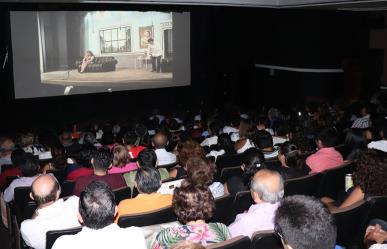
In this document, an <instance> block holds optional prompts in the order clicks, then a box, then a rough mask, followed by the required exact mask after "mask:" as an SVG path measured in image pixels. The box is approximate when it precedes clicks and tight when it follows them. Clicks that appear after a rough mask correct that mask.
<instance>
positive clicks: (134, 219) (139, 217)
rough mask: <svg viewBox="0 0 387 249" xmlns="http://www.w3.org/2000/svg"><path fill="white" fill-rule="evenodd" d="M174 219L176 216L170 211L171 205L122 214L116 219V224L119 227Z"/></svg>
mask: <svg viewBox="0 0 387 249" xmlns="http://www.w3.org/2000/svg"><path fill="white" fill-rule="evenodd" d="M176 220H177V218H176V216H175V214H174V213H173V211H172V207H166V208H161V209H158V210H155V211H150V212H144V213H138V214H130V215H123V216H121V217H120V218H119V219H118V225H119V226H120V227H130V226H138V227H143V226H150V225H155V224H161V223H166V222H172V221H176Z"/></svg>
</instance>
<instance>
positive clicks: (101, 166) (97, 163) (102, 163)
mask: <svg viewBox="0 0 387 249" xmlns="http://www.w3.org/2000/svg"><path fill="white" fill-rule="evenodd" d="M111 163H112V154H111V152H110V151H109V150H108V149H104V148H101V149H99V150H97V151H95V153H94V155H93V158H92V159H91V164H92V166H93V171H94V174H93V175H90V176H81V177H79V178H78V179H77V180H76V182H75V185H74V190H73V194H74V195H76V196H79V195H80V194H81V192H82V191H83V190H84V189H85V188H86V186H87V185H89V183H91V182H92V181H103V182H105V183H106V184H107V185H108V186H109V187H110V188H112V189H118V188H122V187H126V183H125V180H124V178H123V177H122V175H121V174H112V175H108V174H107V171H108V168H109V166H110V165H111Z"/></svg>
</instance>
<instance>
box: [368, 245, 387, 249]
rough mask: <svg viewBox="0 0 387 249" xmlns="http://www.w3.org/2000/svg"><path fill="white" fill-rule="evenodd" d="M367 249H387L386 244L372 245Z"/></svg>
mask: <svg viewBox="0 0 387 249" xmlns="http://www.w3.org/2000/svg"><path fill="white" fill-rule="evenodd" d="M369 249H387V245H386V244H373V245H372V246H371V247H370V248H369Z"/></svg>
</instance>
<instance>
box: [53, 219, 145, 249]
mask: <svg viewBox="0 0 387 249" xmlns="http://www.w3.org/2000/svg"><path fill="white" fill-rule="evenodd" d="M70 248H71V249H86V248H90V249H91V248H92V249H108V248H112V249H113V248H114V249H128V248H131V249H146V243H145V239H144V234H143V233H142V231H141V229H140V228H138V227H128V228H120V227H119V226H118V225H117V224H115V223H112V224H110V225H108V226H106V227H104V228H102V229H98V230H94V229H91V228H88V227H83V228H82V231H80V232H79V233H77V234H75V235H64V236H62V237H60V238H58V239H57V240H56V241H55V243H54V245H53V247H52V249H70Z"/></svg>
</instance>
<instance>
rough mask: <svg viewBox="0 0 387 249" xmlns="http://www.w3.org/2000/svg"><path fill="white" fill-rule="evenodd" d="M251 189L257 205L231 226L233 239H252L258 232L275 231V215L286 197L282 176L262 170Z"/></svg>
mask: <svg viewBox="0 0 387 249" xmlns="http://www.w3.org/2000/svg"><path fill="white" fill-rule="evenodd" d="M250 189H251V196H252V198H253V200H254V202H255V204H253V205H252V206H251V207H250V208H249V210H248V211H247V212H245V213H241V214H238V215H237V217H236V219H235V221H234V222H233V223H232V224H231V225H230V226H229V229H230V232H231V235H232V237H237V236H239V235H244V236H249V237H251V236H252V234H253V233H254V232H256V231H261V230H272V229H274V223H273V218H274V213H275V211H276V210H277V207H278V204H279V201H280V199H281V198H282V197H283V195H284V182H283V179H282V177H281V175H280V174H279V173H277V172H276V171H271V170H267V169H262V170H260V171H258V172H257V173H255V175H254V178H253V179H252V180H251V187H250Z"/></svg>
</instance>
